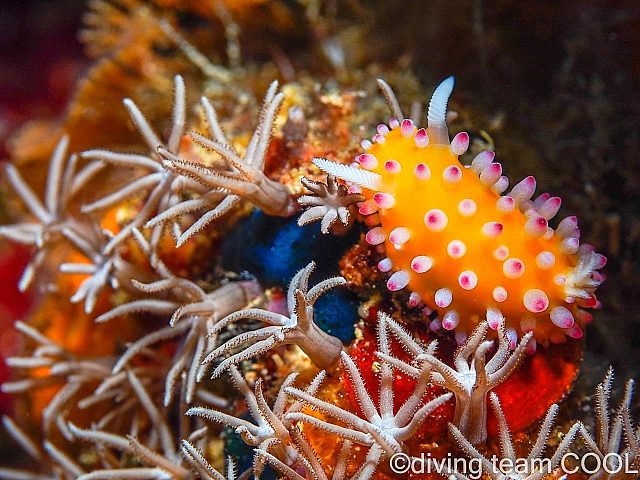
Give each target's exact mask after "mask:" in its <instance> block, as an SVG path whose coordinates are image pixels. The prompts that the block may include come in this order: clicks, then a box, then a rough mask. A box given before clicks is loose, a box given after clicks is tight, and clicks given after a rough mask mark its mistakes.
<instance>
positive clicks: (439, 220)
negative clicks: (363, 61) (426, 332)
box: [314, 77, 606, 344]
mask: <svg viewBox="0 0 640 480" xmlns="http://www.w3.org/2000/svg"><path fill="white" fill-rule="evenodd" d="M453 83H454V82H453V77H450V78H448V79H446V80H445V81H444V82H442V84H440V85H439V86H438V87H437V88H436V90H435V92H434V94H433V97H432V99H431V102H430V104H429V112H428V115H427V117H428V128H427V129H426V130H425V129H419V128H418V127H417V126H416V125H415V124H414V123H413V121H411V120H407V119H405V120H402V121H401V122H400V121H398V120H394V121H393V122H390V124H389V127H384V128H383V126H380V127H379V128H378V132H379V133H378V135H377V136H376V137H374V142H373V143H372V144H371V145H369V144H367V153H365V154H362V155H360V156H359V157H358V158H357V161H358V164H359V167H360V168H354V167H348V166H345V165H340V164H335V163H333V162H329V161H327V160H322V159H314V163H315V164H316V165H317V166H318V167H319V168H321V169H322V170H324V171H326V172H328V173H330V174H332V175H335V176H336V177H338V178H341V179H342V180H345V181H347V182H351V183H355V184H357V185H359V186H360V187H362V189H363V192H362V194H363V195H364V197H365V198H366V200H365V201H364V202H363V203H362V204H361V207H360V210H359V211H360V213H361V214H363V215H374V214H375V215H377V217H376V222H370V223H369V224H370V225H372V226H373V228H372V230H370V231H369V232H368V234H367V235H366V240H367V242H368V243H370V244H371V245H375V246H378V249H380V247H382V246H384V250H385V252H386V258H385V259H384V260H382V261H381V262H380V263H379V265H378V266H379V269H380V270H381V271H383V272H388V274H389V279H388V281H387V288H388V289H389V290H391V291H398V290H401V289H403V288H405V287H406V288H408V289H409V290H410V291H411V292H413V293H416V294H417V295H416V296H414V297H413V298H414V302H413V303H415V304H416V306H417V305H418V303H423V304H425V305H426V306H427V307H429V308H430V309H439V311H438V314H439V318H440V319H442V320H441V322H439V323H440V324H441V325H442V326H443V327H444V328H447V329H455V330H456V332H457V333H459V334H460V335H463V334H465V333H467V332H469V331H471V330H472V329H473V328H474V326H475V325H477V324H478V323H479V322H480V321H482V320H483V319H484V318H487V319H488V320H489V324H490V325H496V324H497V319H498V317H502V316H504V318H505V320H506V322H507V326H508V327H509V328H513V329H515V331H516V332H519V333H520V334H524V333H527V332H528V331H530V330H532V331H533V332H534V337H535V339H536V340H537V342H538V343H540V342H542V343H543V344H546V343H547V342H548V341H549V340H551V341H554V342H559V341H563V339H564V336H565V335H569V336H572V337H580V336H581V335H582V330H581V327H580V325H579V323H581V322H580V321H578V322H577V323H576V322H575V321H574V319H575V318H580V317H581V315H582V314H581V313H580V310H579V307H589V306H596V305H597V301H596V300H595V296H594V295H593V292H594V290H595V289H596V288H597V286H598V285H599V284H600V283H601V281H602V276H601V275H600V274H599V273H598V272H597V271H596V270H597V269H598V268H601V267H602V266H604V263H605V261H606V259H604V257H603V256H602V255H599V254H596V253H594V252H593V249H592V248H591V249H589V248H587V247H584V248H583V247H580V242H579V237H580V230H579V229H578V224H577V220H576V218H575V217H568V218H566V219H564V220H562V221H561V222H560V223H559V225H558V227H557V229H556V230H555V231H554V230H553V229H552V228H551V227H550V226H549V221H550V220H551V219H552V218H553V217H554V216H555V214H556V213H557V212H558V210H559V208H560V204H561V200H560V198H558V197H551V196H550V195H549V194H546V193H545V194H542V195H539V196H538V197H536V198H535V199H533V200H532V198H533V195H534V193H535V190H536V180H535V178H534V177H532V176H529V177H526V178H525V179H523V180H521V181H520V182H518V183H517V184H516V185H514V186H513V188H512V189H511V191H510V192H509V193H508V194H506V195H505V196H501V195H500V194H501V193H502V192H504V191H505V190H506V189H507V186H508V183H509V182H508V179H507V178H506V177H505V176H503V175H502V166H501V165H500V164H499V163H494V159H495V154H494V152H488V151H487V152H482V153H480V154H478V155H477V156H476V157H475V158H474V159H473V161H472V163H471V165H470V166H469V167H464V166H463V165H462V164H461V163H460V161H459V160H458V156H459V155H462V154H463V153H464V152H466V150H467V148H468V146H469V136H468V134H466V133H464V132H461V133H459V134H457V135H456V136H455V137H454V138H453V139H452V140H451V142H450V141H449V133H448V130H447V124H446V106H447V102H448V99H449V96H450V94H451V92H452V90H453ZM385 86H386V84H385ZM384 93H385V96H387V97H389V96H390V94H389V89H388V86H386V88H385V92H384ZM388 103H389V104H390V107H391V108H392V109H393V110H397V108H398V107H397V103H394V102H393V101H389V100H388ZM393 114H394V115H395V116H396V117H399V115H398V114H397V112H395V111H394V112H393ZM380 132H382V133H380ZM378 136H381V137H382V139H377V137H378ZM378 219H379V220H378ZM581 248H582V249H581ZM415 298H420V299H421V302H415ZM410 303H411V302H410ZM497 312H499V313H497ZM432 323H433V322H432ZM439 323H438V322H436V326H437V325H438V324H439ZM522 325H525V326H526V330H525V328H523V327H522Z"/></svg>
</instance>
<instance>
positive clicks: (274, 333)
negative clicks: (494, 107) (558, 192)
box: [0, 2, 640, 480]
mask: <svg viewBox="0 0 640 480" xmlns="http://www.w3.org/2000/svg"><path fill="white" fill-rule="evenodd" d="M93 7H94V9H95V12H94V13H95V15H97V16H99V14H100V11H101V8H103V7H104V8H106V4H103V3H102V2H95V5H94V6H93ZM140 15H143V14H142V13H141V14H140ZM96 18H98V17H96ZM141 18H142V17H141ZM94 20H95V19H94ZM140 21H141V20H140ZM158 25H159V26H160V27H162V28H161V29H160V30H159V31H160V32H161V33H160V34H159V35H167V36H168V37H169V38H170V39H172V41H174V42H176V43H177V44H178V46H179V48H180V51H181V52H182V53H181V54H182V55H184V56H185V57H186V58H188V59H190V60H191V61H192V62H194V63H195V64H196V65H198V66H199V67H200V68H202V69H203V70H205V73H207V72H208V76H209V78H210V80H209V81H210V82H214V83H215V82H217V83H215V85H216V86H217V88H214V89H213V91H214V93H213V94H212V97H213V98H208V97H207V93H206V92H207V89H206V88H203V92H202V93H203V95H202V97H201V100H200V103H199V105H198V104H197V103H196V102H191V100H190V99H191V97H190V96H188V95H187V93H188V92H187V88H186V87H185V83H186V82H185V79H186V77H183V76H181V75H175V76H174V78H173V100H171V98H170V94H169V93H168V92H165V93H166V95H165V96H164V101H165V102H169V103H170V102H171V101H173V107H172V115H171V119H170V122H167V121H165V122H164V123H161V124H162V125H165V126H167V125H168V127H167V128H166V129H164V130H160V131H159V130H158V127H157V126H156V125H155V123H157V122H158V119H157V118H155V117H154V119H153V121H152V120H151V119H149V117H148V116H147V114H146V112H145V110H146V109H145V106H144V105H138V104H137V103H136V102H134V101H133V100H131V99H129V98H125V99H124V100H123V103H124V106H123V107H122V108H123V109H126V112H127V114H128V116H129V120H130V125H131V127H132V128H135V130H136V131H137V134H138V138H139V143H138V144H137V145H133V146H132V147H131V148H130V149H126V148H122V147H121V146H120V144H119V143H118V142H114V145H113V147H109V148H107V147H105V146H104V145H103V144H100V145H96V148H89V149H87V148H82V149H81V150H79V151H77V152H72V153H71V154H69V150H70V145H71V144H72V140H70V137H69V136H67V135H61V136H60V140H59V142H58V144H57V146H56V147H55V149H54V151H53V153H52V155H51V160H50V163H49V168H48V177H47V180H46V190H45V192H44V197H43V199H41V198H40V195H39V194H38V193H37V192H35V191H34V190H33V189H32V188H33V187H32V186H31V185H30V183H29V182H28V181H27V180H26V179H25V178H23V176H22V175H21V173H20V172H19V170H18V168H17V167H16V166H14V165H13V164H9V165H7V167H6V170H5V173H6V178H7V180H8V182H9V184H10V186H11V187H12V190H13V192H14V193H15V195H16V196H17V198H18V199H19V201H20V202H21V203H22V205H24V207H26V215H25V216H24V217H23V218H22V219H21V220H20V221H19V222H18V223H15V224H13V225H6V226H2V227H0V235H1V236H2V237H4V238H5V239H8V240H11V241H14V242H18V243H22V244H25V245H28V246H30V247H31V248H32V250H33V257H32V260H31V262H30V263H29V265H28V266H27V268H26V269H25V270H24V273H23V276H22V279H21V280H20V284H19V288H20V290H23V291H24V290H26V289H28V288H35V289H38V290H39V291H41V292H42V295H41V296H42V300H41V304H42V305H41V306H40V307H38V311H37V312H36V313H35V314H34V318H33V320H32V321H28V320H25V321H24V322H22V321H21V322H17V323H16V325H15V327H16V329H17V330H18V331H19V332H20V333H21V334H22V336H23V337H24V341H25V348H24V354H23V355H22V356H17V357H12V358H9V359H8V360H7V364H8V365H9V366H11V367H12V368H13V369H14V373H15V380H13V381H10V382H6V383H4V384H3V385H2V390H3V391H4V392H9V393H13V394H20V395H19V398H20V399H22V401H24V402H25V405H27V406H26V407H25V408H30V409H31V411H32V412H33V413H34V415H36V417H37V418H38V419H39V422H40V426H41V428H40V431H39V432H38V431H36V430H35V429H34V428H30V427H28V426H27V425H24V424H21V423H20V421H19V420H18V419H17V418H15V419H12V418H9V417H5V418H4V419H3V423H4V427H5V429H6V430H7V432H8V433H9V434H10V436H11V437H12V438H13V440H15V442H17V443H18V444H19V445H20V446H21V447H22V448H23V449H24V451H25V452H26V454H28V456H30V457H31V458H32V459H33V463H32V468H30V467H29V466H24V467H23V466H20V465H16V466H12V467H11V468H8V467H2V468H0V478H4V479H44V478H47V479H50V478H64V479H69V478H81V479H83V480H88V479H94V478H95V479H98V478H101V479H143V478H144V479H147V478H149V479H151V478H177V479H191V478H194V479H195V478H202V479H214V480H221V479H227V480H231V479H246V478H249V477H251V476H254V477H255V478H261V477H263V478H274V477H278V476H279V477H281V478H288V479H310V478H314V479H320V480H322V479H329V478H332V479H334V480H340V479H345V478H351V479H359V480H364V479H370V478H380V479H383V478H388V477H389V476H390V477H393V476H394V475H396V476H398V475H399V474H398V472H397V471H395V470H394V468H393V465H394V464H393V463H392V460H393V459H394V458H397V456H398V455H404V456H405V458H406V459H407V461H409V462H411V461H415V460H420V459H424V458H425V456H424V454H425V452H428V457H429V458H430V460H429V461H431V462H435V463H434V464H436V463H437V462H438V460H439V459H446V458H449V459H451V458H456V459H457V460H460V459H467V460H468V461H472V460H475V461H477V462H478V464H479V465H481V469H482V471H483V472H484V475H486V477H490V478H492V479H494V480H499V479H502V478H507V477H510V478H518V479H520V478H522V479H525V478H526V479H531V480H533V479H541V478H544V477H546V476H549V477H550V478H551V477H554V478H556V477H558V476H561V475H562V474H563V470H562V468H566V467H567V464H565V463H564V462H562V463H561V460H562V459H563V458H564V457H566V455H567V454H572V455H573V456H574V457H575V458H576V459H577V458H579V457H578V453H575V452H580V455H584V453H585V452H587V451H588V452H591V454H592V455H593V456H594V457H595V458H597V459H599V460H600V463H599V465H600V469H599V470H597V471H596V472H595V473H594V472H592V473H593V477H592V478H594V479H595V478H601V477H602V478H611V479H619V478H620V479H621V478H633V477H634V474H633V473H629V471H630V470H629V469H627V470H624V471H621V472H619V473H613V474H611V473H610V472H608V471H606V469H605V466H607V467H608V468H609V470H615V467H618V466H621V465H622V464H624V465H625V466H626V467H629V468H631V470H632V469H633V468H637V467H638V466H639V464H640V440H639V436H640V431H638V429H636V428H634V426H633V424H632V418H631V414H630V404H631V396H632V388H633V382H632V381H630V382H629V383H628V384H627V389H626V393H625V396H624V399H623V401H622V403H621V406H620V408H619V409H618V410H617V411H616V413H615V414H614V415H613V418H611V419H610V411H609V396H610V389H611V384H612V378H613V374H612V372H611V371H610V372H609V373H608V374H607V377H606V378H605V380H604V382H603V383H602V384H601V385H599V386H598V389H597V391H596V410H595V411H596V414H597V415H596V416H597V418H596V419H595V422H596V427H597V428H596V430H595V433H591V432H590V431H589V430H588V429H587V428H586V427H585V426H584V425H583V424H582V423H581V422H575V423H572V424H571V425H569V426H568V427H567V428H566V429H564V431H554V430H553V428H554V427H553V424H554V418H555V417H556V414H557V412H558V410H559V407H558V405H557V402H559V401H560V400H561V399H562V397H563V396H564V395H565V394H566V393H567V392H568V391H569V389H570V387H571V384H572V382H573V380H574V379H575V374H576V372H577V365H578V363H579V359H580V356H581V353H580V352H581V348H582V347H581V345H582V344H581V342H580V341H579V340H578V339H580V338H581V337H582V336H583V334H584V330H585V324H587V323H589V322H590V321H591V315H590V314H589V313H588V312H587V310H586V309H588V308H594V307H597V306H598V301H597V300H596V297H595V295H594V291H595V290H596V288H597V287H598V286H599V285H600V283H601V282H602V281H603V276H602V275H601V274H600V273H599V272H598V269H601V268H602V267H603V266H604V265H605V263H606V259H605V257H604V256H603V255H600V254H598V253H595V251H594V249H593V248H592V247H591V246H590V245H588V244H584V243H583V244H580V241H579V238H580V230H579V229H578V224H577V220H576V218H575V217H567V218H565V219H564V220H561V221H560V222H555V224H556V225H557V226H556V227H555V228H553V227H552V226H550V225H551V223H554V220H553V218H554V216H555V215H556V213H557V212H558V210H559V208H560V203H561V201H560V198H559V197H552V196H550V195H549V194H546V193H543V194H541V195H538V196H537V197H535V198H534V192H535V189H536V181H535V179H534V178H533V177H527V178H525V179H524V180H522V181H520V182H519V183H517V184H516V185H515V186H513V187H512V188H511V190H509V191H508V184H509V180H508V179H507V177H506V176H503V175H502V166H501V165H500V164H499V163H497V162H494V160H495V154H494V152H492V151H489V150H483V151H479V152H477V154H476V155H475V158H473V160H472V161H471V163H470V165H463V164H462V163H461V162H460V161H459V157H460V156H462V155H464V154H465V152H467V150H468V149H469V143H470V141H469V135H468V134H467V133H464V132H461V133H458V134H457V135H455V136H454V137H453V138H452V139H450V135H449V130H448V126H447V121H446V120H447V103H448V101H449V97H450V96H451V94H452V92H453V87H454V79H453V77H450V78H447V79H446V80H444V81H443V82H442V83H441V84H440V85H439V86H437V87H436V88H435V91H434V92H433V95H432V97H431V101H430V102H429V105H428V113H427V116H426V123H425V122H424V120H423V119H422V118H419V117H416V118H413V119H409V118H405V117H404V115H403V113H402V111H401V108H400V104H399V102H398V100H397V99H396V96H395V94H394V92H393V90H392V89H391V87H390V86H389V85H388V84H387V83H386V82H385V81H383V80H378V85H379V88H380V90H381V94H378V95H380V98H382V97H384V99H385V100H386V104H387V106H388V109H389V110H390V115H391V118H390V119H389V121H388V124H380V125H378V126H377V133H376V134H375V135H374V136H373V138H372V140H371V141H369V140H366V139H365V140H362V141H361V143H360V145H361V146H360V147H355V148H353V146H349V142H350V140H346V141H343V144H344V145H343V147H344V150H345V151H344V152H343V153H340V151H339V150H340V149H339V148H335V145H334V144H332V146H331V148H329V146H328V145H324V144H323V141H325V142H328V140H323V138H326V135H325V136H324V137H323V136H322V135H321V134H319V132H321V129H323V128H324V129H327V128H329V127H328V125H329V124H331V122H332V120H331V119H329V120H328V121H327V120H326V119H324V120H323V119H322V118H310V117H309V115H308V114H306V113H305V107H304V106H305V105H308V104H309V103H310V100H309V99H308V98H307V99H306V100H305V96H306V97H309V96H311V95H320V94H319V93H317V92H316V90H315V89H307V90H304V89H303V88H302V87H300V86H299V85H298V86H296V85H295V84H293V83H291V84H285V85H284V86H283V88H282V89H279V85H278V82H277V81H273V82H272V83H271V84H270V86H269V87H268V88H267V90H266V94H265V95H264V100H263V101H262V107H261V108H260V110H259V113H258V115H257V120H256V122H257V123H256V126H255V128H254V129H253V133H251V132H247V127H246V124H247V122H248V121H249V120H248V118H249V116H247V115H246V113H245V114H244V119H243V118H241V117H234V115H233V112H234V111H237V112H241V113H242V112H243V108H244V107H243V106H242V105H240V104H242V102H244V105H246V104H247V100H246V98H248V94H247V93H246V92H244V93H243V94H238V91H240V90H241V89H242V88H244V87H242V86H240V85H232V83H233V78H234V75H236V74H237V72H238V71H240V70H236V71H234V70H228V71H227V70H226V69H224V68H222V67H219V66H215V65H209V64H208V63H207V62H208V61H207V60H206V59H204V57H202V55H201V54H200V53H199V52H197V51H194V48H193V47H191V46H190V45H189V44H188V43H187V42H186V40H184V39H183V38H182V37H181V36H180V34H179V32H178V31H176V30H174V29H172V28H171V27H169V26H168V25H167V24H166V22H164V21H160V22H159V23H158ZM162 32H164V33H162ZM232 40H233V35H231V36H230V38H229V41H230V44H232V43H233V42H232ZM205 67H206V68H205ZM237 68H238V69H240V67H237ZM221 72H222V73H224V75H222V73H221ZM237 75H239V74H237ZM243 75H247V73H246V72H244V73H243ZM238 78H239V76H238ZM191 83H193V82H191ZM225 88H227V90H226V93H225V94H226V95H227V97H226V99H225V100H224V102H223V101H222V100H221V98H222V97H221V94H220V92H221V91H225ZM279 90H280V91H279ZM216 92H217V93H216ZM262 92H263V93H264V90H262ZM196 93H200V92H196ZM336 95H337V94H336ZM372 95H374V94H372ZM229 98H232V99H233V100H234V101H236V102H238V105H240V106H239V107H238V109H236V110H234V106H233V105H231V106H230V103H231V102H230V100H229ZM243 99H244V100H243ZM331 102H332V100H330V99H326V98H325V103H324V105H325V106H326V105H331ZM333 102H334V103H335V100H333ZM249 103H251V102H249ZM254 103H256V104H257V102H254ZM298 103H301V105H299V104H298ZM221 105H224V107H222V106H221ZM283 105H285V106H286V108H282V107H283ZM327 108H329V107H327ZM245 112H246V110H245ZM252 118H253V119H255V118H256V117H255V115H254V116H253V117H252ZM365 127H370V125H369V126H365ZM361 138H362V137H360V138H359V139H358V141H359V140H361ZM356 150H357V151H356ZM283 152H286V153H283ZM292 152H293V153H292ZM336 152H338V153H336ZM354 154H355V155H356V156H355V160H354V157H353V155H354ZM284 156H286V158H284ZM324 156H328V157H330V158H331V160H328V159H325V158H322V157H324ZM281 157H282V158H281ZM123 172H124V175H123ZM321 172H325V173H326V174H327V175H326V177H325V176H324V175H323V174H322V173H321ZM52 270H59V272H60V273H62V274H64V275H60V276H57V275H56V274H55V273H53V274H52ZM314 270H315V271H314ZM314 274H315V275H318V276H317V277H315V276H313V275H314ZM65 296H66V298H65ZM73 304H81V305H82V306H83V307H82V309H80V310H78V309H76V308H75V307H74V305H73ZM60 318H65V319H67V320H65V322H66V323H60V324H58V323H56V322H58V321H59V319H60ZM43 319H44V320H43ZM83 319H85V320H87V323H86V324H83V325H84V326H83V327H82V329H81V331H82V332H84V333H83V334H82V336H81V338H75V340H74V341H73V342H72V341H70V340H69V338H70V337H69V335H67V332H62V333H61V331H60V330H61V329H65V328H66V327H64V325H70V324H73V325H76V323H77V324H80V323H81V322H82V321H83ZM70 322H71V323H70ZM73 322H76V323H73ZM98 337H99V340H97V342H98V343H100V344H101V346H100V348H96V349H95V350H94V351H92V349H94V348H95V347H92V345H94V346H95V345H96V344H97V343H96V338H98ZM354 338H355V340H354ZM92 342H93V343H92ZM524 369H527V370H526V372H525V373H523V370H524ZM545 369H546V370H545ZM555 369H557V371H561V370H562V371H563V372H565V373H564V376H561V379H560V380H559V381H558V383H557V384H554V385H553V386H550V387H549V389H547V390H545V391H544V392H542V393H540V392H538V391H536V389H537V387H536V385H535V381H536V378H537V377H536V375H539V376H542V375H544V372H545V371H549V370H555ZM529 402H531V408H529V409H528V410H529V411H528V412H526V413H525V414H522V413H521V412H522V408H521V405H522V404H528V403H529ZM489 405H491V406H492V407H493V411H490V408H489V407H488V406H489ZM525 408H526V407H525ZM545 411H547V414H546V416H545V415H544V412H545ZM539 422H541V426H540V427H539V430H537V429H536V425H539V424H540V423H539ZM565 426H566V425H565ZM527 429H528V430H527ZM516 431H532V432H534V433H532V434H531V436H530V437H529V438H530V445H532V446H530V448H529V450H527V451H528V452H529V453H524V450H525V449H522V450H523V452H520V446H521V445H520V444H518V443H515V444H514V442H513V440H512V438H511V433H514V432H516ZM537 431H539V434H538V435H537V436H536V433H535V432H537ZM551 436H553V438H554V439H558V441H557V442H554V443H555V444H556V445H557V446H556V447H555V449H553V448H552V447H549V448H547V449H546V450H545V447H548V445H547V442H548V439H549V438H550V437H551ZM36 438H37V440H36ZM497 440H499V444H500V448H499V449H497V448H496V445H497ZM579 440H582V443H580V444H579ZM580 445H581V447H580V448H581V449H582V450H580V448H579V446H580ZM494 454H495V455H497V457H498V458H499V459H502V460H508V461H509V463H510V464H511V465H515V464H517V460H518V459H519V458H521V457H523V458H526V460H527V461H528V463H527V465H530V464H532V462H533V461H534V460H540V461H542V460H545V459H546V460H548V462H547V463H540V464H539V465H544V467H543V466H538V467H536V468H533V467H532V468H525V469H520V470H517V469H515V468H514V467H513V466H512V467H510V468H508V469H507V470H506V471H505V470H504V469H503V467H502V463H500V469H498V467H496V463H495V462H492V461H490V459H491V457H492V456H493V455H494ZM545 454H546V455H549V456H550V457H549V458H547V457H545V456H544V455H545ZM452 456H453V457H452ZM414 464H415V462H414ZM447 465H448V466H447V467H446V468H445V467H443V468H441V469H440V470H439V473H433V478H436V477H441V476H442V475H444V476H446V477H449V478H457V479H459V480H461V479H464V478H469V477H470V472H469V471H467V470H465V469H464V468H461V467H459V466H460V465H462V464H461V463H460V462H456V463H455V466H453V467H452V466H449V465H450V464H447ZM422 466H423V467H424V464H423V465H422ZM434 471H435V470H434ZM221 472H224V473H221ZM400 476H402V475H400ZM403 478H404V477H403Z"/></svg>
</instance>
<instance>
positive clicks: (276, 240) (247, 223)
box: [221, 209, 361, 343]
mask: <svg viewBox="0 0 640 480" xmlns="http://www.w3.org/2000/svg"><path fill="white" fill-rule="evenodd" d="M297 221H298V216H296V217H293V218H281V217H270V216H268V215H265V214H264V213H263V212H261V211H260V210H257V209H256V210H254V212H253V213H251V214H250V215H248V216H247V217H246V218H244V219H242V220H240V221H239V222H238V223H237V224H236V225H235V226H234V228H233V229H232V230H231V232H230V233H229V234H228V235H227V236H226V238H225V239H224V240H223V241H222V246H221V251H222V259H223V267H224V268H225V269H226V270H231V271H235V272H241V271H247V272H249V273H251V274H252V275H254V276H255V277H256V278H258V280H259V281H260V282H261V283H262V284H263V285H264V286H265V287H274V286H279V287H282V288H283V289H286V288H287V286H288V284H289V282H290V281H291V279H292V278H293V276H294V275H295V274H296V272H298V271H299V270H300V269H302V268H304V267H305V266H306V265H307V264H308V263H309V262H310V261H312V260H313V261H314V262H316V268H315V270H314V272H313V274H312V275H311V281H310V283H309V285H310V286H311V285H315V284H316V283H318V282H320V281H322V280H324V279H326V278H328V277H334V276H337V275H339V274H340V267H339V265H338V262H339V261H340V259H341V258H342V256H343V255H344V254H345V253H346V252H347V250H348V249H349V248H351V247H352V246H353V245H354V244H356V243H357V242H358V241H359V240H360V234H361V229H360V228H359V227H358V226H354V227H353V228H351V229H350V230H349V232H347V233H346V234H345V235H342V236H340V235H331V234H330V235H323V234H322V233H321V232H320V223H319V222H314V223H312V224H310V225H306V226H304V227H299V226H298V223H297ZM357 308H358V299H357V297H356V296H355V294H353V293H352V292H350V291H348V290H347V289H345V288H344V287H337V288H335V289H334V290H331V291H329V292H326V293H325V294H324V295H322V296H321V297H320V298H319V299H318V301H317V302H316V308H315V312H316V315H315V320H316V323H317V324H318V326H320V328H322V329H323V330H325V331H326V332H328V333H329V334H331V335H334V336H336V337H338V338H340V339H341V340H342V341H343V342H345V343H350V342H351V341H352V340H353V324H354V323H355V322H356V321H357V319H358V317H357Z"/></svg>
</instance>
